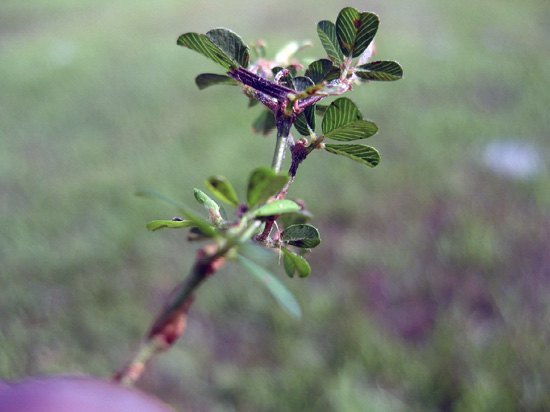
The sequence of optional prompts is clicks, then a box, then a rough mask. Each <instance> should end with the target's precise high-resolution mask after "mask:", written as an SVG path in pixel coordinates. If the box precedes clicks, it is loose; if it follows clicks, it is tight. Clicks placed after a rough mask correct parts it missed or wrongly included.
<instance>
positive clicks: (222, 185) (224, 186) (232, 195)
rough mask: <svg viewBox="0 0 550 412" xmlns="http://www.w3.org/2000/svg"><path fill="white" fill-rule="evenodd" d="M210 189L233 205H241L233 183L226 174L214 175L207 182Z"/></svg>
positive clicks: (222, 199)
mask: <svg viewBox="0 0 550 412" xmlns="http://www.w3.org/2000/svg"><path fill="white" fill-rule="evenodd" d="M205 183H206V187H208V190H210V191H211V192H212V194H214V196H216V197H217V198H218V199H220V200H221V201H223V202H225V203H227V204H228V205H232V206H239V198H238V196H237V192H235V189H234V188H233V185H232V184H231V183H230V182H229V180H227V178H226V177H224V176H212V177H210V178H208V180H207V181H206V182H205Z"/></svg>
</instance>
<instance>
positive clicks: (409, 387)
mask: <svg viewBox="0 0 550 412" xmlns="http://www.w3.org/2000/svg"><path fill="white" fill-rule="evenodd" d="M196 4H197V3H196V2H191V1H175V0H165V1H163V2H155V3H152V2H146V1H141V0H134V1H128V0H117V1H109V2H107V1H94V2H92V1H80V2H72V1H63V0H36V1H34V2H32V4H31V3H30V2H1V3H0V53H1V55H2V58H1V59H0V90H1V93H0V147H1V149H0V227H1V228H2V229H1V230H0V377H2V378H4V379H17V378H21V377H24V376H28V375H36V374H52V373H66V372H71V373H88V374H98V375H102V376H109V375H110V374H112V372H113V371H114V370H115V369H116V368H118V367H119V366H120V365H122V364H123V363H124V362H125V360H127V359H128V357H129V355H130V353H132V351H133V350H135V349H136V347H137V345H138V342H139V340H140V339H141V337H142V336H143V334H144V332H145V331H146V329H147V326H148V324H149V322H150V320H151V317H152V316H153V314H154V313H155V312H156V311H157V310H158V308H159V307H160V305H161V304H162V302H163V299H164V297H165V296H166V294H167V293H168V292H169V291H170V290H171V288H172V287H173V286H174V285H175V284H176V282H178V280H180V279H181V278H182V277H183V276H184V275H185V273H186V271H187V269H188V268H189V265H190V260H191V259H192V257H193V253H194V252H193V251H194V246H193V245H188V244H186V242H185V239H184V238H185V237H184V236H183V235H182V233H181V232H178V231H173V232H169V231H166V232H161V233H148V232H147V231H146V230H145V228H144V225H145V223H146V222H147V221H149V220H152V219H156V218H169V217H171V216H172V215H173V214H174V211H173V210H171V209H170V208H168V207H166V206H164V205H162V204H158V203H155V202H150V201H146V200H143V199H140V198H136V197H134V196H133V193H134V192H135V191H136V190H137V189H141V188H145V187H151V188H154V189H156V190H158V191H160V192H163V193H165V194H167V195H169V196H171V197H174V198H178V199H180V200H182V201H184V202H186V203H189V204H192V202H193V200H192V188H193V187H203V183H202V181H203V179H204V178H205V177H207V176H209V175H211V174H218V173H219V174H223V175H226V176H227V177H229V178H230V179H231V180H232V181H234V182H236V183H237V184H240V188H241V189H242V188H244V185H245V180H246V175H247V173H248V171H249V170H251V169H252V168H254V167H257V166H259V165H264V164H267V163H269V162H270V160H271V150H272V146H273V137H270V138H266V139H264V138H262V137H259V136H254V135H251V133H250V124H251V122H252V120H253V119H254V117H255V116H256V114H257V110H256V111H255V110H254V109H250V110H244V109H243V107H245V106H246V102H245V99H244V98H243V97H242V96H241V95H240V94H239V93H238V90H237V89H234V88H223V87H219V88H212V89H208V90H206V91H203V92H199V91H198V90H197V89H196V88H195V86H194V82H193V79H194V77H195V76H196V75H197V74H199V73H201V72H203V71H216V68H215V67H214V66H213V65H212V64H210V63H209V62H208V61H207V60H206V59H204V58H203V57H201V56H199V55H197V54H196V53H192V52H190V51H188V50H183V49H181V48H177V47H176V46H175V39H176V38H177V36H178V35H179V34H181V33H183V32H186V31H199V32H204V31H206V30H208V29H210V28H212V27H215V26H225V27H229V28H232V29H233V30H235V31H236V32H238V33H239V34H241V35H242V37H243V38H244V39H245V41H247V42H253V41H256V40H257V39H258V38H262V39H264V40H265V41H267V43H268V45H269V46H270V50H272V51H274V50H277V48H278V47H280V46H282V45H284V44H285V43H286V42H287V41H289V40H294V39H298V40H301V39H310V40H313V41H314V43H315V44H316V46H315V47H314V48H313V49H311V50H308V51H306V52H304V53H303V55H306V56H312V57H319V56H322V50H321V48H320V47H319V41H318V40H317V37H316V33H315V24H316V22H317V21H319V20H322V19H330V20H334V19H335V17H336V15H337V13H338V11H339V10H340V8H341V7H342V4H341V2H339V1H335V0H328V1H324V2H323V6H322V7H320V6H318V4H319V2H316V1H310V0H308V1H302V2H299V3H297V2H290V1H286V0H284V1H281V2H277V3H273V2H266V1H257V2H243V1H234V2H217V1H216V2H202V3H201V6H200V7H199V6H197V5H196ZM348 4H349V5H351V6H355V7H357V8H359V9H361V10H371V11H375V12H377V13H378V14H379V15H380V16H381V21H382V25H381V28H380V30H379V32H378V35H377V37H376V42H377V48H378V56H377V57H378V58H380V59H396V60H399V61H400V62H401V64H402V65H403V67H404V68H405V80H402V81H399V82H396V83H391V84H376V83H371V84H369V85H368V86H365V87H360V88H357V90H356V91H355V92H353V93H351V94H350V95H348V97H350V98H352V99H353V100H354V101H355V102H356V103H357V104H358V105H359V107H360V108H361V109H362V111H363V113H364V114H365V115H366V116H367V117H368V118H371V119H373V120H374V121H376V123H377V124H378V125H379V127H380V129H381V131H380V133H379V134H378V135H377V136H375V137H373V138H372V139H371V142H370V143H372V144H373V145H374V146H375V147H377V148H378V149H379V150H380V151H381V153H382V163H381V165H380V166H379V167H378V168H376V169H374V170H370V169H368V170H367V168H365V167H362V166H361V165H358V164H353V163H352V162H349V161H346V160H345V159H343V158H338V157H335V156H332V155H330V154H328V153H319V154H318V155H316V156H312V158H311V159H308V162H306V163H305V164H304V165H303V166H302V167H301V169H300V175H299V179H298V181H297V182H296V183H295V185H293V188H292V193H291V196H295V197H301V198H304V199H305V200H306V201H307V203H308V205H309V208H310V209H311V210H312V211H313V213H315V215H316V220H315V224H316V226H317V227H319V228H320V230H321V234H322V236H323V244H322V245H321V246H320V247H319V248H318V249H316V250H315V251H314V252H313V253H312V254H311V260H312V262H313V270H314V272H313V274H312V276H311V277H310V278H309V279H307V280H298V279H296V280H288V281H287V284H288V285H289V287H290V288H291V289H292V290H293V291H294V292H295V293H296V295H297V297H298V299H299V300H300V302H301V304H302V307H303V310H304V316H303V319H302V320H300V321H296V320H294V319H291V318H290V317H288V316H287V315H286V314H285V313H284V312H282V311H281V310H280V309H279V308H278V307H277V305H276V304H275V303H274V302H273V301H272V300H271V298H269V297H268V296H267V295H266V293H265V291H264V290H263V289H262V288H261V287H259V286H257V285H256V284H255V283H254V282H249V278H248V277H246V276H245V275H243V274H241V273H240V271H239V269H238V267H237V266H230V267H228V268H227V269H225V270H224V271H223V272H220V273H219V276H215V277H214V278H213V279H211V280H209V282H208V283H207V285H206V286H205V287H204V288H203V289H201V290H200V292H199V295H198V298H197V301H196V304H195V305H194V306H193V309H192V311H191V316H190V320H189V327H188V332H187V333H186V335H185V336H184V337H183V338H182V339H181V341H180V342H179V343H178V344H177V346H176V347H175V348H174V349H173V350H171V351H170V352H169V353H167V354H164V355H162V356H160V357H159V358H157V359H156V360H155V361H154V363H153V364H152V365H151V367H150V368H149V369H148V371H147V373H146V375H145V376H144V378H143V379H142V381H141V382H140V385H141V387H143V388H144V389H146V390H148V391H150V392H153V393H155V394H157V395H158V396H160V397H161V398H162V399H164V400H166V401H168V402H170V403H171V404H173V405H174V406H176V407H178V408H179V409H182V410H186V411H204V410H209V411H237V410H238V411H318V410H323V411H350V412H355V411H373V412H375V411H376V412H378V411H380V412H381V411H394V412H395V411H473V410H475V411H495V410H498V411H541V410H549V409H550V396H549V395H548V394H549V393H550V383H549V381H548V376H550V352H549V351H548V349H547V346H548V341H549V339H550V326H549V325H550V323H549V321H550V301H549V298H548V296H550V250H549V249H550V247H549V246H548V245H549V244H550V223H549V211H550V179H549V176H548V168H547V160H546V159H547V158H548V156H549V154H550V148H549V145H548V130H549V129H550V127H549V126H550V120H549V118H548V116H547V113H546V111H547V109H545V108H548V107H550V101H549V100H550V97H549V94H548V90H549V89H550V74H549V72H548V67H549V63H550V58H549V56H550V54H549V53H548V38H550V9H549V8H548V4H547V2H546V1H545V0H539V1H530V2H524V3H520V2H517V1H512V0H502V1H499V2H495V1H493V2H485V3H480V2H474V1H473V0H464V1H461V2H433V1H431V2H430V1H427V0H425V1H416V2H414V3H413V2H398V1H371V2H367V3H366V2H358V1H350V2H348ZM264 140H269V141H264ZM510 141H517V142H519V144H520V147H521V148H525V147H527V148H532V149H534V156H536V155H538V163H536V159H537V158H535V161H531V163H529V164H530V165H533V164H534V165H535V166H537V165H538V168H537V169H536V173H533V174H532V175H530V176H529V177H527V178H518V177H514V175H506V174H502V173H496V172H495V171H494V170H492V169H491V168H488V167H487V165H486V163H484V159H485V158H486V156H484V154H485V155H486V154H487V145H488V144H489V143H491V142H493V143H495V142H496V144H497V145H499V144H503V142H504V143H506V142H510ZM497 147H498V146H497ZM242 159H247V160H249V161H247V162H243V160H242ZM522 159H523V157H522V156H521V152H520V151H518V152H514V154H513V156H512V169H513V170H516V171H517V168H518V167H519V166H520V165H521V164H522V162H523V160H522ZM497 160H498V162H499V164H500V163H504V160H505V159H504V155H501V157H499V158H498V159H497ZM514 167H515V169H514ZM274 270H276V271H277V272H278V273H280V274H281V277H282V278H284V275H283V271H282V269H281V268H279V269H277V268H274Z"/></svg>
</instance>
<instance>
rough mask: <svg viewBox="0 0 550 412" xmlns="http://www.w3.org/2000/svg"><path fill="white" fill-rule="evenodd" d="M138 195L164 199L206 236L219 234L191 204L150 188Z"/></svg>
mask: <svg viewBox="0 0 550 412" xmlns="http://www.w3.org/2000/svg"><path fill="white" fill-rule="evenodd" d="M136 196H142V197H147V198H150V199H158V200H162V201H163V202H165V203H167V204H169V205H171V206H173V207H175V208H176V209H177V210H179V212H180V213H181V214H182V215H183V216H185V217H186V218H187V219H189V220H190V221H191V222H193V226H196V227H198V228H199V229H200V231H201V232H202V233H203V234H204V235H205V236H210V237H216V236H218V232H217V231H216V229H215V228H214V226H212V225H211V224H210V222H208V221H207V220H205V219H203V218H202V216H200V215H198V214H197V213H195V212H194V211H193V210H192V209H191V208H190V207H189V206H186V205H184V204H183V203H180V202H178V201H176V200H173V199H170V198H169V197H166V196H164V195H162V194H160V193H158V192H155V191H154V190H150V189H145V190H141V191H139V192H137V193H136Z"/></svg>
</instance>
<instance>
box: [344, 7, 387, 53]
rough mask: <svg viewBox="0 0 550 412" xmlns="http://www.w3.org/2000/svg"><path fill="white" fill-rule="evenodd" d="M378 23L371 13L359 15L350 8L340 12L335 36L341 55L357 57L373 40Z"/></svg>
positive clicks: (376, 17) (374, 15) (375, 16)
mask: <svg viewBox="0 0 550 412" xmlns="http://www.w3.org/2000/svg"><path fill="white" fill-rule="evenodd" d="M379 24H380V21H379V20H378V16H377V15H376V14H373V13H359V12H358V11H357V10H355V9H354V8H352V7H346V8H344V9H342V10H341V11H340V13H339V14H338V18H337V19H336V36H337V37H338V44H339V45H340V49H341V50H342V52H343V54H344V55H345V56H348V57H358V56H360V55H361V53H363V52H364V51H365V50H366V48H367V47H368V46H369V44H370V43H371V42H372V39H374V35H375V34H376V31H377V30H378V25H379Z"/></svg>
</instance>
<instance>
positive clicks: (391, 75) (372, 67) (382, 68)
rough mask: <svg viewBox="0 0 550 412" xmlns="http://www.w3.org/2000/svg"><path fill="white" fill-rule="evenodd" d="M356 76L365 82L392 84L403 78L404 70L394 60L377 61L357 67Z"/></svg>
mask: <svg viewBox="0 0 550 412" xmlns="http://www.w3.org/2000/svg"><path fill="white" fill-rule="evenodd" d="M355 74H357V76H358V77H360V78H361V79H363V80H375V81H386V82H391V81H394V80H399V79H402V78H403V68H402V67H401V65H400V64H399V63H397V62H395V61H393V60H386V61H377V62H371V63H367V64H363V65H361V66H357V67H356V68H355Z"/></svg>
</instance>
